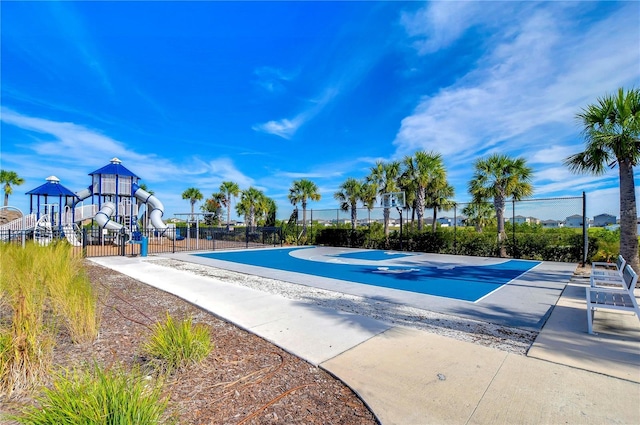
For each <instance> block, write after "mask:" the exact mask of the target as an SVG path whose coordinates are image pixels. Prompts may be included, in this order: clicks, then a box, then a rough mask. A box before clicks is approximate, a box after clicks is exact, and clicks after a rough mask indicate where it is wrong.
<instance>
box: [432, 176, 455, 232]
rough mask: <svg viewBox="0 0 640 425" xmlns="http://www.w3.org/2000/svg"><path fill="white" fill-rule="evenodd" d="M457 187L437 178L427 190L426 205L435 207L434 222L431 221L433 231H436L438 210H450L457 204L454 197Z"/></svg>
mask: <svg viewBox="0 0 640 425" xmlns="http://www.w3.org/2000/svg"><path fill="white" fill-rule="evenodd" d="M454 194H455V189H454V188H453V186H451V185H450V184H449V183H448V182H447V180H446V179H445V180H440V179H439V180H437V181H434V182H432V183H431V185H430V186H428V187H427V188H426V190H425V207H427V208H433V222H432V223H431V231H432V232H434V233H435V231H436V220H437V218H438V211H442V210H450V209H451V208H453V207H454V206H455V204H456V203H455V201H453V200H452V199H451V198H453V196H454Z"/></svg>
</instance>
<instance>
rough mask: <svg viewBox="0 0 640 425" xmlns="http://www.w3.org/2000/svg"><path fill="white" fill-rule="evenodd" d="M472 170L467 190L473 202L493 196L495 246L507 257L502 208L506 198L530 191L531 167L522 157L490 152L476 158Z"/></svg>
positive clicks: (519, 195) (523, 195)
mask: <svg viewBox="0 0 640 425" xmlns="http://www.w3.org/2000/svg"><path fill="white" fill-rule="evenodd" d="M474 168H475V172H474V174H473V178H472V179H471V181H470V182H469V193H471V196H472V197H473V201H474V202H484V201H488V200H490V199H493V206H494V208H495V210H496V218H497V221H498V246H499V249H500V256H501V257H506V255H507V250H506V247H505V245H504V241H505V239H506V233H505V231H504V209H505V204H506V199H507V197H509V196H510V197H512V198H513V199H515V200H520V199H522V198H525V197H527V196H531V195H532V194H533V186H532V185H531V183H530V182H531V178H532V175H533V170H532V169H531V168H530V167H528V166H527V163H526V160H525V159H524V158H516V159H513V158H510V157H508V156H506V155H502V154H493V155H490V156H489V157H487V158H485V159H482V158H480V159H478V160H477V161H476V162H475V164H474Z"/></svg>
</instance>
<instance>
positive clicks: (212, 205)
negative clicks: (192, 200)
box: [200, 192, 229, 230]
mask: <svg viewBox="0 0 640 425" xmlns="http://www.w3.org/2000/svg"><path fill="white" fill-rule="evenodd" d="M225 199H226V195H225V194H224V193H221V192H215V193H212V194H211V197H209V198H207V199H205V200H204V205H202V206H201V207H200V210H201V211H202V212H203V213H205V217H204V219H205V222H206V223H207V224H209V225H213V224H215V225H219V223H220V218H221V217H222V207H223V205H224V202H225ZM228 229H229V228H227V230H228Z"/></svg>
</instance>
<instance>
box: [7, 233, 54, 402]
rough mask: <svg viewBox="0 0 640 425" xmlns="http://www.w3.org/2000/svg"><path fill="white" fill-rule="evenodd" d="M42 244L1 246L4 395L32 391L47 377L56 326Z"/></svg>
mask: <svg viewBox="0 0 640 425" xmlns="http://www.w3.org/2000/svg"><path fill="white" fill-rule="evenodd" d="M44 258H45V254H44V253H43V251H41V249H40V247H38V246H35V245H34V244H27V246H26V247H25V248H24V249H23V248H22V247H16V246H14V245H11V244H2V245H0V294H1V295H0V397H1V396H3V395H7V396H10V395H11V394H12V393H14V392H17V393H20V392H22V391H26V390H30V389H32V388H34V387H35V386H36V385H38V384H39V383H40V382H42V380H43V379H44V378H45V377H46V375H47V373H48V371H49V368H50V365H51V360H52V359H51V357H52V353H53V346H54V342H55V339H54V338H55V329H54V327H53V326H52V325H51V324H48V323H46V322H45V320H44V317H45V311H46V309H47V290H46V287H45V285H44V279H43V275H42V274H41V273H40V270H39V268H38V267H39V266H40V265H41V264H42V263H43V262H44V261H45V260H44Z"/></svg>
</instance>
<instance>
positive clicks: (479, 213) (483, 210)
mask: <svg viewBox="0 0 640 425" xmlns="http://www.w3.org/2000/svg"><path fill="white" fill-rule="evenodd" d="M462 214H464V215H466V216H467V223H468V224H473V225H474V227H475V228H476V232H478V233H482V229H483V228H484V226H487V225H489V224H491V223H492V222H493V219H494V218H495V215H496V211H495V209H494V208H493V206H492V205H491V204H490V203H488V202H471V203H469V204H467V206H466V207H464V208H463V209H462Z"/></svg>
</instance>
